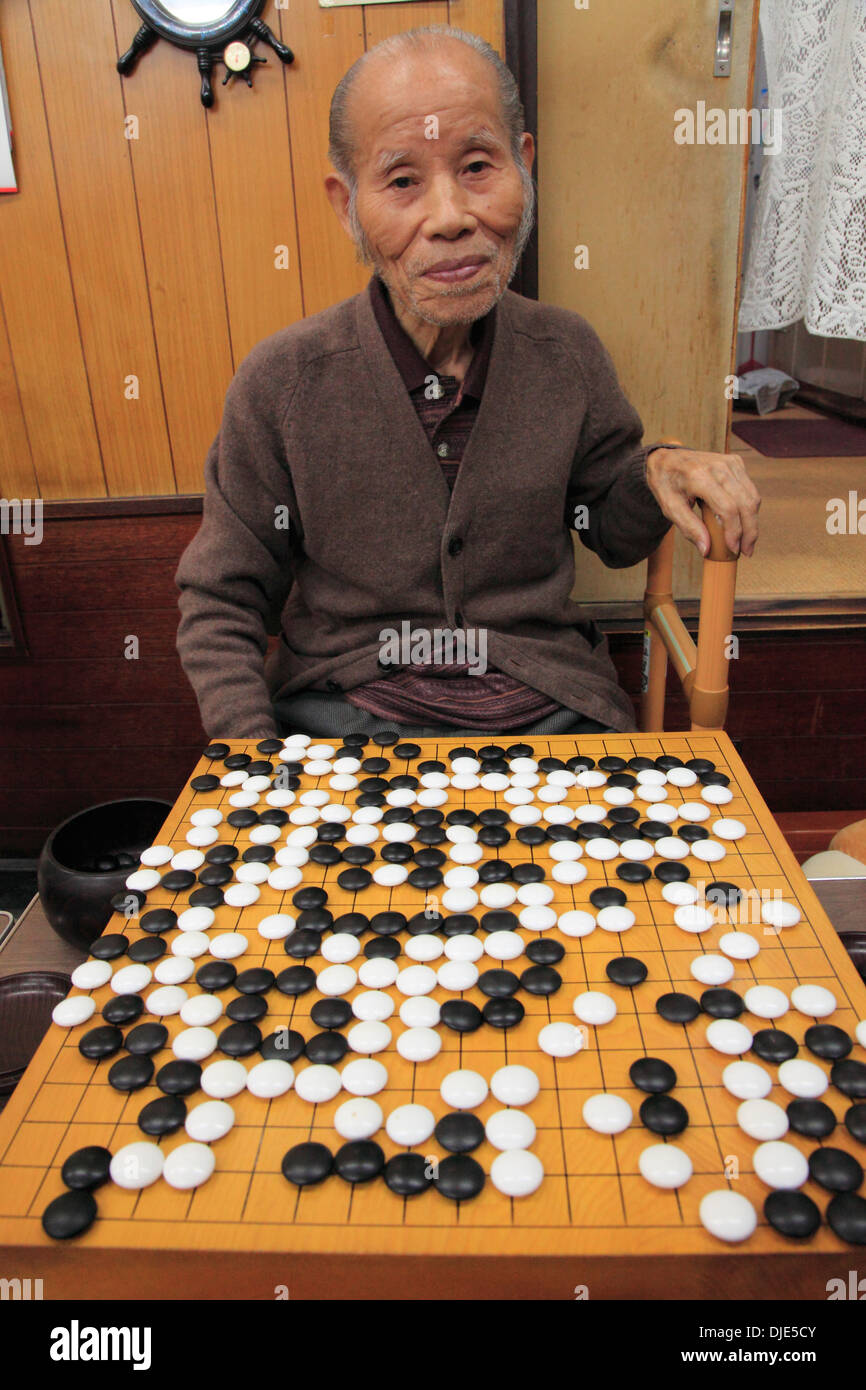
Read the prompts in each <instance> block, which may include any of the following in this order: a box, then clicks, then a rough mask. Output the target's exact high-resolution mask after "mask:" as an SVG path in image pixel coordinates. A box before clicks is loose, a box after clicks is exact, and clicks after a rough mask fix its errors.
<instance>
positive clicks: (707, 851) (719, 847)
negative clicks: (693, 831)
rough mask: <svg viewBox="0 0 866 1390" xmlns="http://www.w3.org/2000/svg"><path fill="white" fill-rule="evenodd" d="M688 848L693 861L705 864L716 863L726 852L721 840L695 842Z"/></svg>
mask: <svg viewBox="0 0 866 1390" xmlns="http://www.w3.org/2000/svg"><path fill="white" fill-rule="evenodd" d="M690 848H691V852H692V854H693V855H694V857H695V859H700V860H702V861H703V863H705V864H716V863H718V861H719V860H720V859H724V857H725V855H726V854H727V852H728V851H727V850H726V849H725V847H724V845H723V844H722V842H721V840H696V841H695V843H694V844H693V845H691V846H690Z"/></svg>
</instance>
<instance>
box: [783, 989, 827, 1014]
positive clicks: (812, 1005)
mask: <svg viewBox="0 0 866 1390" xmlns="http://www.w3.org/2000/svg"><path fill="white" fill-rule="evenodd" d="M791 1003H792V1004H793V1005H794V1008H795V1009H796V1010H797V1012H798V1013H801V1014H805V1015H806V1016H807V1018H827V1017H828V1015H829V1014H831V1013H832V1012H833V1010H834V1009H835V1008H836V996H835V994H833V993H832V991H831V990H829V989H825V988H824V986H823V985H797V987H796V988H795V989H792V990H791Z"/></svg>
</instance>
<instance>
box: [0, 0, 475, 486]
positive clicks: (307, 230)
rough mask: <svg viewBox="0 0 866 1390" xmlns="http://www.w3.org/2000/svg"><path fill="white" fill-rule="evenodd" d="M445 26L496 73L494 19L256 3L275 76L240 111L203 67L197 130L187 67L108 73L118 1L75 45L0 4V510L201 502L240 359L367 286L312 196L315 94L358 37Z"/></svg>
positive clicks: (317, 146) (125, 27) (120, 43)
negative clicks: (2, 76) (465, 34)
mask: <svg viewBox="0 0 866 1390" xmlns="http://www.w3.org/2000/svg"><path fill="white" fill-rule="evenodd" d="M449 15H450V18H451V19H452V21H453V22H454V23H456V24H459V25H461V26H462V27H464V28H468V29H473V30H475V31H477V32H480V33H482V34H483V35H484V37H486V38H488V39H490V40H491V41H492V42H493V43H494V44H495V45H496V46H497V47H498V48H499V50H500V52H501V51H502V27H503V25H502V5H501V0H451V4H450V6H449V4H448V3H447V0H432V3H426V0H425V3H420V4H406V3H403V4H399V5H397V6H394V5H385V6H362V5H357V6H350V7H348V8H340V9H336V10H327V9H325V10H322V9H320V8H319V5H318V3H317V0H292V3H291V5H290V7H289V8H288V9H277V8H276V7H275V6H274V5H273V4H272V3H269V4H268V5H267V6H266V8H265V11H264V14H263V17H264V18H265V20H266V21H267V22H268V23H269V24H270V25H271V26H272V28H273V29H274V30H275V32H277V33H278V34H279V35H280V37H281V38H282V40H283V41H284V42H285V43H287V44H288V45H289V46H290V47H291V48H292V49H293V50H294V51H295V53H296V55H297V56H296V61H295V62H294V63H293V64H292V65H290V66H289V67H285V66H284V65H283V64H282V63H281V62H280V61H279V59H278V58H277V57H276V55H275V54H274V53H273V52H272V51H271V50H269V49H267V48H265V47H264V46H262V45H260V46H259V53H260V56H263V57H265V58H266V59H267V63H266V65H265V66H264V67H259V68H258V69H257V72H256V76H255V79H254V84H253V87H252V88H251V89H249V88H247V86H246V85H245V84H244V83H243V82H237V81H234V82H231V83H229V84H228V85H227V86H225V87H223V86H222V77H223V75H224V70H223V68H222V67H221V65H220V66H216V67H215V68H214V74H213V81H214V89H215V92H216V104H215V106H214V107H213V109H212V110H211V111H210V112H206V111H205V110H204V109H203V107H202V106H201V104H200V101H199V96H198V89H199V79H198V73H197V71H196V64H195V58H194V56H193V55H192V54H191V53H189V52H186V51H181V50H179V49H176V48H174V47H172V46H171V45H169V44H167V43H164V42H158V43H157V44H155V45H154V47H153V48H152V49H151V50H150V52H149V53H147V54H146V55H145V56H144V57H143V58H142V59H141V60H140V61H139V64H138V66H137V67H136V69H135V70H134V72H133V73H132V74H131V75H130V77H128V78H121V77H120V76H119V75H118V73H117V72H116V71H115V62H116V59H117V56H118V54H119V53H121V52H123V51H124V50H125V49H126V48H127V47H128V45H129V42H130V40H131V38H132V36H133V34H134V33H135V32H136V30H137V28H138V26H139V22H140V21H139V19H138V16H137V15H136V14H135V11H134V10H133V8H132V6H131V5H130V4H129V3H128V0H90V3H88V4H87V5H84V6H81V7H75V22H74V23H72V22H70V7H69V4H68V3H67V0H4V3H3V5H2V8H0V42H2V45H3V52H4V57H5V65H6V74H7V80H8V86H9V98H10V103H11V108H12V118H13V127H14V153H15V162H16V169H17V172H18V177H19V183H20V192H19V193H17V194H11V195H5V196H3V197H2V198H0V296H2V297H0V310H2V315H3V320H4V323H5V333H6V335H7V341H6V344H5V346H4V344H3V343H2V342H0V374H2V380H0V406H2V408H3V409H2V420H0V495H2V496H6V497H13V496H25V497H27V496H33V495H38V496H42V497H43V498H45V499H48V500H54V499H64V498H70V499H76V498H98V497H104V496H110V497H135V496H142V495H144V496H146V495H150V496H155V495H160V494H169V495H170V494H174V493H196V492H200V491H201V489H202V486H203V481H202V468H203V464H204V459H205V455H206V453H207V449H208V446H209V445H210V443H211V441H212V439H213V437H214V435H215V434H216V432H217V429H218V428H219V423H220V417H221V414H222V404H223V398H224V395H225V391H226V388H227V386H228V383H229V380H230V379H231V376H232V374H233V372H234V371H235V369H236V367H237V365H238V363H239V362H240V361H241V359H242V358H243V357H244V356H245V355H246V354H247V353H248V352H249V351H250V349H251V348H252V347H253V346H254V345H255V344H256V343H257V342H258V341H260V339H262V338H264V337H266V336H268V335H269V334H271V333H273V332H276V331H277V330H278V329H279V328H281V327H282V326H284V325H285V324H288V323H292V322H295V321H297V320H298V319H299V318H301V317H303V316H304V315H309V314H313V313H316V312H317V311H318V310H320V309H324V308H326V307H327V306H328V305H331V304H334V303H337V302H338V301H339V300H341V299H345V298H346V297H348V296H349V295H352V294H355V293H357V292H358V290H360V289H362V288H363V286H364V285H365V284H366V282H367V280H368V278H369V269H368V268H367V267H366V266H362V265H360V264H359V263H358V262H357V261H356V259H355V251H354V247H353V246H352V244H351V242H350V241H349V240H348V238H347V237H346V236H345V233H344V232H343V231H342V229H341V228H340V226H339V224H338V222H337V220H336V218H335V217H334V215H333V213H332V211H331V208H330V204H329V203H328V201H327V198H326V195H325V192H324V188H323V179H324V176H325V174H326V172H327V170H328V167H329V166H328V160H327V144H328V108H329V105H330V100H331V96H332V93H333V90H334V87H335V86H336V84H337V82H338V80H339V78H340V77H341V76H342V74H343V73H344V72H345V70H346V69H347V68H348V67H349V66H350V64H351V63H352V62H353V61H354V60H355V58H357V57H358V56H359V55H360V54H361V53H363V52H364V49H365V46H370V45H371V44H372V43H373V42H375V41H376V40H377V39H378V37H380V36H382V35H384V34H385V33H391V32H394V31H395V30H399V29H403V28H407V27H414V26H417V25H420V24H427V23H431V22H441V21H445V20H447V19H448V18H449ZM127 116H134V117H137V119H138V123H139V129H138V138H137V139H134V140H128V139H127V138H126V136H125V130H124V120H125V118H126V117H127ZM278 246H287V247H288V249H289V261H288V268H287V269H277V268H276V266H275V260H274V257H275V248H276V247H278ZM0 327H2V325H0ZM127 376H135V377H137V378H138V390H139V396H138V399H132V400H128V399H125V397H124V379H125V378H126V377H127Z"/></svg>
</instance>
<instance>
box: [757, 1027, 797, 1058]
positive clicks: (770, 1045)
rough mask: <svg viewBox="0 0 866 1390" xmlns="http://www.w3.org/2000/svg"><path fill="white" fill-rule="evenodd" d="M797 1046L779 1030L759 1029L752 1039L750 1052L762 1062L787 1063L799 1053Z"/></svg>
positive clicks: (787, 1035)
mask: <svg viewBox="0 0 866 1390" xmlns="http://www.w3.org/2000/svg"><path fill="white" fill-rule="evenodd" d="M799 1050H800V1049H799V1045H798V1044H797V1042H796V1040H795V1039H794V1038H792V1037H791V1034H790V1033H785V1032H783V1030H782V1029H781V1028H759V1029H758V1032H757V1033H756V1034H755V1036H754V1037H753V1039H752V1051H753V1052H754V1054H755V1056H756V1057H760V1059H761V1061H762V1062H775V1063H776V1064H777V1065H778V1064H780V1063H782V1062H789V1061H790V1060H791V1058H792V1057H796V1055H797V1053H798V1052H799Z"/></svg>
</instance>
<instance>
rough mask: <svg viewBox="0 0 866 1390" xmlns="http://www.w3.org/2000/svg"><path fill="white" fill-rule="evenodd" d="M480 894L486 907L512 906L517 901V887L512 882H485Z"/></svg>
mask: <svg viewBox="0 0 866 1390" xmlns="http://www.w3.org/2000/svg"><path fill="white" fill-rule="evenodd" d="M478 896H479V897H480V899H481V901H482V903H483V904H484V906H485V907H491V908H502V907H510V906H511V904H512V903H513V902H516V901H517V889H516V888H514V887H513V886H512V884H510V883H485V885H484V887H483V888H482V889H481V892H480V893H479V895H478Z"/></svg>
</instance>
